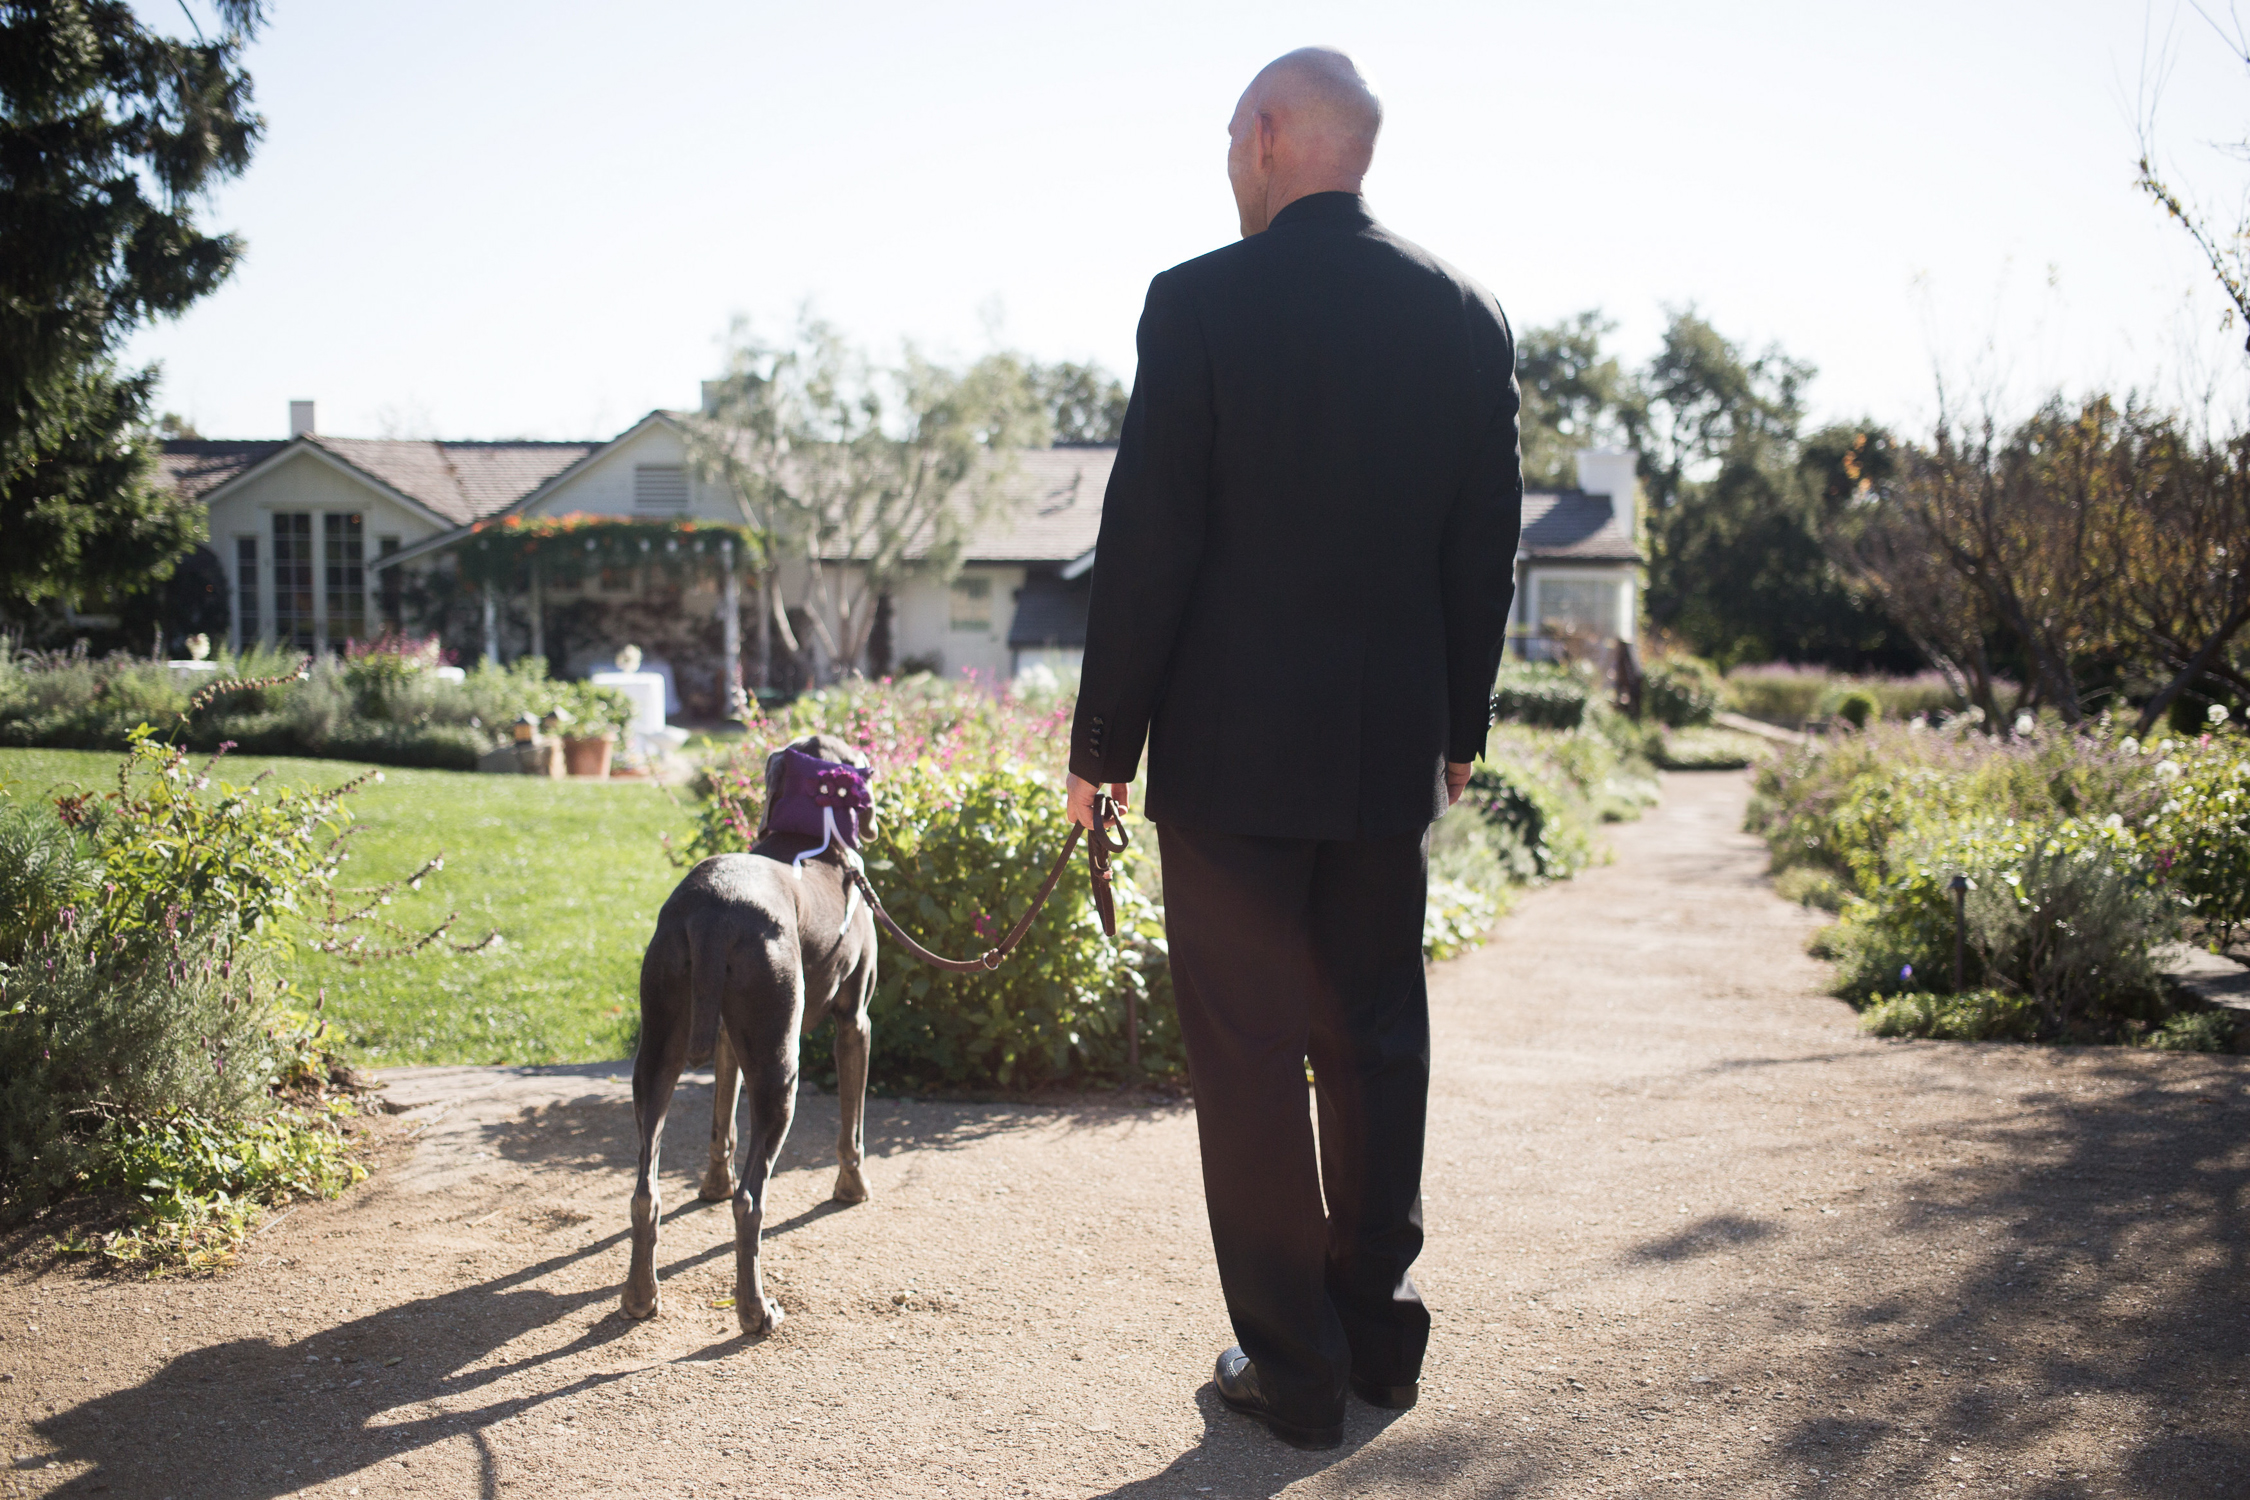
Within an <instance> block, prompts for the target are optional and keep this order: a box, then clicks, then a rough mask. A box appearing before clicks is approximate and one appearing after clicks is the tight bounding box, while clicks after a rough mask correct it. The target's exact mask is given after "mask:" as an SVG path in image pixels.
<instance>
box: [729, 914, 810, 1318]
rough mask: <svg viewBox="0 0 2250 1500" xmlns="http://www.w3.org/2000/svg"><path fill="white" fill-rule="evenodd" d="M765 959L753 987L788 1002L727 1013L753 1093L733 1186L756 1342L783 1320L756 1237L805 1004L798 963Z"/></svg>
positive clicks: (746, 1305) (740, 1297)
mask: <svg viewBox="0 0 2250 1500" xmlns="http://www.w3.org/2000/svg"><path fill="white" fill-rule="evenodd" d="M766 957H767V960H768V968H767V974H766V977H765V981H764V983H763V984H762V985H759V986H756V987H755V988H756V989H758V990H763V991H765V992H766V993H767V994H769V995H772V996H775V997H783V998H784V1003H783V1005H781V1006H777V1007H771V1008H767V1009H764V1010H763V1011H762V1013H761V1011H760V1010H758V1009H756V1008H753V1007H749V1006H745V1007H743V1008H742V1009H741V1010H739V1011H737V1010H733V1009H730V1010H729V1012H728V1015H727V1031H728V1032H729V1037H728V1040H729V1041H731V1042H732V1043H734V1046H735V1054H736V1056H737V1057H738V1058H740V1059H741V1063H742V1079H743V1082H744V1084H745V1085H746V1086H747V1088H748V1091H749V1095H750V1098H749V1111H748V1113H749V1123H748V1127H747V1135H748V1140H747V1141H746V1142H745V1143H744V1150H743V1153H742V1175H741V1178H740V1179H739V1180H738V1181H737V1182H736V1183H735V1188H734V1316H735V1320H736V1321H737V1322H738V1323H740V1324H741V1325H742V1331H743V1332H744V1333H746V1334H748V1335H749V1336H750V1337H752V1338H756V1337H758V1336H759V1335H760V1334H764V1333H770V1332H771V1331H772V1330H773V1329H774V1327H775V1326H776V1325H778V1324H779V1323H780V1322H781V1304H780V1303H778V1302H776V1301H774V1300H773V1299H772V1298H770V1297H768V1296H767V1295H766V1283H765V1278H764V1276H763V1275H761V1274H760V1271H759V1263H758V1251H759V1237H760V1236H761V1235H762V1234H763V1233H764V1232H765V1226H766V1197H767V1194H768V1192H769V1191H770V1190H771V1188H772V1184H773V1165H774V1163H775V1162H776V1161H778V1160H780V1158H781V1147H782V1143H783V1142H784V1141H786V1140H788V1138H789V1122H790V1120H791V1118H792V1117H794V1116H795V1114H796V1112H797V1025H798V1018H799V1017H800V1016H802V1015H803V1014H804V1004H805V993H804V979H803V976H802V975H800V974H799V973H798V971H797V967H796V965H795V964H794V963H791V962H788V961H787V960H786V958H785V957H784V956H783V955H781V954H780V953H778V952H773V951H769V952H768V954H767V955H766ZM729 999H730V1000H732V999H734V997H733V996H731V995H730V996H729Z"/></svg>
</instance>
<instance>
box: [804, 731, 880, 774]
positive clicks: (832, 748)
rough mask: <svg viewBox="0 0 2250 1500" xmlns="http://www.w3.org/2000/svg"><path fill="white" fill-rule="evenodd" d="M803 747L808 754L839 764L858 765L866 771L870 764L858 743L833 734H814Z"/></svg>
mask: <svg viewBox="0 0 2250 1500" xmlns="http://www.w3.org/2000/svg"><path fill="white" fill-rule="evenodd" d="M803 748H804V749H805V751H806V753H807V754H810V755H817V756H819V757H820V758H821V759H822V760H827V761H834V762H835V763H836V764H837V765H839V766H857V767H858V768H859V769H860V770H862V771H864V770H866V769H868V767H869V764H870V762H869V761H868V759H867V756H866V755H865V754H864V753H862V752H861V750H860V748H859V747H858V746H857V745H854V744H853V743H852V742H851V741H849V740H846V739H841V738H839V737H837V736H836V735H833V734H816V735H812V736H810V737H809V738H808V739H807V740H806V741H805V743H804V746H803Z"/></svg>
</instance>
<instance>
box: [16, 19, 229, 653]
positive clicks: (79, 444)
mask: <svg viewBox="0 0 2250 1500" xmlns="http://www.w3.org/2000/svg"><path fill="white" fill-rule="evenodd" d="M212 8H213V10H214V12H215V14H216V17H217V20H218V22H219V23H220V26H221V28H222V29H221V30H220V34H219V35H218V36H217V38H216V39H207V38H205V37H204V36H203V35H202V34H201V32H200V30H198V32H197V34H196V36H195V37H194V39H193V40H192V41H189V40H182V39H175V38H171V37H167V36H163V35H161V34H158V33H156V32H152V31H150V30H149V29H148V28H147V27H145V26H144V25H142V23H141V21H140V19H139V18H138V16H137V15H136V14H135V12H134V9H133V7H132V6H131V5H130V4H127V3H124V0H0V608H4V609H6V610H7V611H8V612H9V613H14V614H21V613H24V612H26V611H28V610H29V609H32V608H35V607H37V606H39V605H42V604H45V603H48V602H50V601H54V600H58V599H68V598H71V597H74V596H85V595H89V594H94V593H98V592H101V591H103V590H107V589H121V588H129V587H132V586H136V585H137V586H142V587H145V586H146V585H148V584H149V583H151V582H160V581H161V580H162V579H164V578H165V577H166V576H168V575H169V574H170V572H171V570H172V568H173V566H174V565H175V563H176V562H177V560H178V559H179V557H180V556H181V555H182V554H183V553H185V552H186V551H187V549H188V548H189V547H191V546H193V545H194V543H195V541H196V539H197V537H198V536H199V535H200V534H201V528H202V517H201V515H200V513H198V512H195V511H193V510H191V509H187V508H183V507H179V506H176V505H174V504H172V503H171V502H170V501H168V500H167V499H166V498H165V497H164V496H163V495H162V494H160V493H159V492H158V491H157V490H156V488H155V486H154V485H153V483H152V481H151V470H152V467H153V462H154V450H153V448H152V446H151V444H150V442H149V439H148V436H147V428H148V420H149V397H150V392H151V389H152V387H153V385H154V382H155V371H154V370H153V369H151V370H143V371H137V372H134V371H123V370H120V369H118V368H117V365H116V355H117V352H118V350H119V348H120V347H121V346H122V345H123V343H124V341H125V339H126V338H127V337H128V336H129V335H130V333H131V332H132V330H133V329H134V328H135V327H136V326H137V325H138V324H140V323H141V322H143V321H144V320H146V319H148V318H151V317H156V316H173V315H177V314H179V313H180V312H183V311H185V310H186V309H187V308H188V307H189V306H190V305H191V304H192V303H194V302H195V300H196V299H197V298H199V297H202V296H204V295H205V294H206V293H208V292H210V291H211V290H212V289H214V288H215V287H217V286H218V285H219V283H220V282H221V281H223V280H225V278H226V276H227V274H228V272H229V271H230V270H232V269H233V267H234V264H235V262H236V260H237V259H238V258H239V257H240V255H241V252H242V246H241V242H240V240H238V239H237V238H236V237H235V236H233V235H229V234H207V233H205V232H203V230H202V229H201V228H199V227H198V225H197V223H196V206H197V203H198V201H199V200H200V198H201V197H202V195H203V194H205V193H206V192H208V191H209V190H210V189H211V188H212V187H214V186H216V185H217V184H218V183H219V182H221V181H223V180H225V179H227V178H229V177H233V176H235V175H237V174H239V173H240V172H241V171H242V169H243V168H244V167H245V166H246V165H247V164H248V163H249V160H250V151H251V147H252V146H253V144H254V143H255V142H256V141H257V139H258V136H259V133H260V131H261V129H262V122H261V121H260V120H259V118H258V116H257V115H255V114H253V113H252V112H251V111H250V79H249V76H248V75H247V74H246V73H245V72H243V70H242V68H241V65H240V64H241V55H242V50H243V48H244V47H245V46H246V45H247V43H248V41H249V39H250V37H251V36H252V35H253V34H254V33H255V31H256V30H257V28H258V26H259V24H260V23H261V21H262V20H263V6H262V4H261V0H212ZM190 15H191V20H192V12H191V13H190Z"/></svg>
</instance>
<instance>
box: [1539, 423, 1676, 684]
mask: <svg viewBox="0 0 2250 1500" xmlns="http://www.w3.org/2000/svg"><path fill="white" fill-rule="evenodd" d="M1577 458H1578V488H1576V489H1574V490H1531V491H1526V492H1525V494H1524V497H1523V539H1522V540H1521V541H1520V542H1519V543H1517V547H1516V618H1515V625H1514V628H1513V629H1512V630H1511V631H1510V634H1511V635H1512V636H1513V637H1514V638H1515V640H1516V643H1517V650H1518V651H1519V652H1520V653H1521V654H1523V655H1525V656H1529V657H1532V658H1534V659H1552V658H1554V657H1557V656H1561V655H1566V654H1568V653H1569V652H1571V651H1572V650H1574V649H1578V650H1585V649H1589V648H1590V649H1592V650H1594V651H1596V652H1601V653H1604V654H1605V655H1606V651H1607V649H1608V648H1611V647H1613V646H1614V645H1615V643H1616V642H1618V641H1627V642H1632V643H1634V644H1635V645H1636V648H1637V645H1638V642H1639V640H1640V629H1639V620H1640V592H1641V568H1642V566H1643V565H1644V564H1645V563H1646V562H1647V560H1648V559H1647V558H1646V557H1645V556H1644V555H1643V554H1642V552H1641V547H1640V534H1641V516H1640V493H1641V491H1640V482H1639V480H1638V478H1637V477H1636V475H1635V467H1636V465H1637V464H1638V462H1639V455H1637V454H1633V453H1627V452H1621V451H1616V450H1610V449H1589V450H1586V451H1583V452H1581V453H1579V454H1578V455H1577Z"/></svg>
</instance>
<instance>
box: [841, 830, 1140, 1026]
mask: <svg viewBox="0 0 2250 1500" xmlns="http://www.w3.org/2000/svg"><path fill="white" fill-rule="evenodd" d="M1094 822H1095V824H1096V827H1095V829H1094V831H1093V832H1092V833H1091V834H1087V830H1085V829H1084V828H1081V827H1079V826H1078V825H1077V824H1075V823H1073V824H1072V825H1071V828H1070V837H1069V838H1067V839H1065V840H1064V841H1063V847H1062V853H1061V854H1060V855H1058V856H1056V859H1055V863H1054V868H1052V869H1050V870H1049V871H1048V872H1047V878H1046V880H1045V881H1044V882H1043V883H1042V884H1041V885H1040V887H1039V894H1038V895H1036V896H1034V897H1032V898H1031V905H1030V906H1029V907H1028V908H1027V909H1026V910H1025V911H1024V914H1023V915H1022V916H1020V917H1018V918H1016V925H1015V926H1013V927H1011V928H1009V929H1008V935H1007V936H1006V937H1004V938H1002V939H1001V940H1000V944H999V946H998V947H996V948H987V949H986V950H985V951H984V952H983V953H982V954H981V955H979V956H978V957H976V958H947V957H945V956H944V955H942V954H937V953H932V952H931V951H930V950H929V949H927V948H925V947H923V946H922V945H921V944H920V943H917V942H915V941H914V939H912V938H910V937H908V936H907V935H906V933H905V932H904V931H902V930H901V929H900V927H899V925H898V923H896V922H894V921H892V920H891V914H890V913H889V912H887V911H885V910H884V909H883V898H882V897H880V896H878V895H876V894H875V887H874V886H873V885H871V884H869V883H868V879H867V872H866V871H864V870H862V869H861V868H860V867H859V865H858V864H857V863H856V862H853V863H848V864H846V865H845V866H844V869H845V872H846V873H845V877H844V878H845V879H847V880H849V881H850V882H851V883H852V884H853V885H855V886H857V887H858V888H859V893H860V894H861V895H863V896H865V897H866V898H867V909H868V910H869V911H871V912H873V913H874V915H875V920H876V921H877V922H879V923H881V924H882V927H883V930H884V931H885V932H887V933H889V934H890V935H891V936H892V937H894V938H896V939H897V940H898V943H899V946H900V947H902V948H904V949H905V950H906V951H907V952H908V953H910V954H912V955H913V956H914V957H915V958H918V959H920V960H921V961H922V962H923V963H926V964H928V965H929V966H930V967H931V968H933V969H944V970H946V971H947V972H948V973H953V974H984V973H989V972H990V971H992V970H994V969H997V968H999V967H1000V961H1001V960H1002V959H1004V958H1006V957H1007V956H1008V955H1009V954H1010V953H1012V952H1013V951H1015V947H1016V945H1017V944H1018V943H1021V942H1022V941H1023V939H1024V934H1026V933H1028V932H1030V931H1031V919H1032V918H1033V917H1036V916H1038V915H1039V908H1041V907H1042V906H1045V905H1046V904H1047V898H1048V897H1049V896H1051V895H1053V894H1054V891H1055V886H1056V884H1057V883H1058V882H1060V881H1061V879H1062V873H1063V870H1064V869H1065V868H1066V867H1067V866H1068V865H1069V864H1070V855H1071V851H1072V850H1074V849H1076V848H1077V847H1078V839H1079V836H1080V835H1081V834H1086V835H1087V836H1086V874H1087V878H1088V879H1089V880H1091V881H1092V882H1093V888H1094V909H1095V910H1096V911H1097V912H1099V913H1100V914H1101V919H1102V931H1103V933H1104V934H1106V935H1107V936H1109V937H1115V936H1117V903H1116V900H1115V899H1114V898H1113V897H1112V896H1111V894H1110V889H1109V888H1110V882H1111V880H1112V879H1113V876H1112V875H1111V872H1110V868H1109V858H1110V856H1111V855H1113V854H1121V853H1123V852H1124V851H1125V849H1126V847H1127V846H1128V845H1130V844H1131V843H1132V842H1133V839H1132V835H1130V834H1128V833H1127V832H1126V831H1125V823H1124V818H1123V816H1122V814H1120V813H1119V812H1118V810H1117V800H1116V799H1115V798H1114V797H1112V796H1110V794H1109V793H1107V792H1096V793H1095V794H1094ZM1111 828H1114V829H1116V830H1117V837H1116V840H1115V842H1112V841H1111V839H1110V836H1109V833H1108V831H1107V830H1109V829H1111ZM1135 1050H1136V1051H1138V1050H1139V1049H1138V1048H1137V1047H1136V1048H1135Z"/></svg>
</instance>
